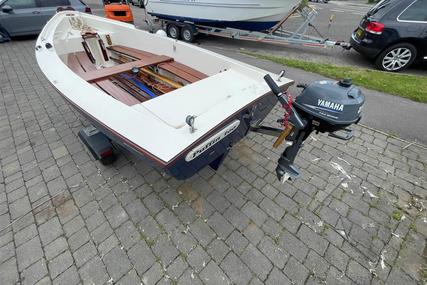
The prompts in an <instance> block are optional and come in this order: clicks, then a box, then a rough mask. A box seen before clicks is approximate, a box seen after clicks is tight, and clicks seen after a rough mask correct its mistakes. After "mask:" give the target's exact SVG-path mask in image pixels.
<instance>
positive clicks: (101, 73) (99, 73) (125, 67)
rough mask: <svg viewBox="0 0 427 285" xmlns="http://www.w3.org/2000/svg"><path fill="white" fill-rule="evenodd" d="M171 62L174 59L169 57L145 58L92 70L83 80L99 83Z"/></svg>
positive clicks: (84, 75) (85, 74) (83, 76)
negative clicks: (124, 73)
mask: <svg viewBox="0 0 427 285" xmlns="http://www.w3.org/2000/svg"><path fill="white" fill-rule="evenodd" d="M171 60H173V59H172V58H170V57H168V56H153V57H149V58H145V59H141V60H136V61H131V62H127V63H122V64H119V65H115V66H112V67H107V68H101V69H96V70H92V71H89V72H86V73H84V74H83V75H82V78H83V79H84V80H86V81H88V82H93V81H97V80H100V79H104V78H106V77H109V76H112V75H116V74H119V73H123V72H126V71H130V70H131V69H132V68H134V67H137V68H142V67H147V66H150V65H157V64H159V63H164V62H167V61H171Z"/></svg>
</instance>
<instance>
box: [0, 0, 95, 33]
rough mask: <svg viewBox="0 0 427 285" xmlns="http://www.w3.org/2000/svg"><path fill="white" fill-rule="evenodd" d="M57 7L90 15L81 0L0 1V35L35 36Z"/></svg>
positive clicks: (88, 8) (89, 11) (89, 10)
mask: <svg viewBox="0 0 427 285" xmlns="http://www.w3.org/2000/svg"><path fill="white" fill-rule="evenodd" d="M58 7H71V8H73V9H74V10H77V11H81V12H86V13H92V11H91V9H90V7H89V6H87V5H86V4H85V3H84V2H83V1H81V0H0V33H2V34H4V36H5V37H7V36H10V37H14V36H25V35H36V34H38V33H40V31H41V30H42V28H43V27H44V25H45V24H46V22H47V21H48V20H49V19H50V18H51V17H52V16H53V15H54V14H55V13H56V10H57V9H58ZM0 41H1V35H0Z"/></svg>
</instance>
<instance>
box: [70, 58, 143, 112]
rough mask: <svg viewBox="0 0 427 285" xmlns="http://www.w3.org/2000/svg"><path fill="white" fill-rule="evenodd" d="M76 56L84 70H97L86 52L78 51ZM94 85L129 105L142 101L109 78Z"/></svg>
mask: <svg viewBox="0 0 427 285" xmlns="http://www.w3.org/2000/svg"><path fill="white" fill-rule="evenodd" d="M75 57H76V58H77V60H78V63H79V65H81V67H82V69H83V71H93V70H96V67H95V66H94V65H93V63H92V62H91V61H90V59H89V58H88V57H87V55H86V54H85V53H84V52H80V53H76V55H75ZM92 85H94V86H97V87H98V88H100V89H102V90H103V91H104V92H106V93H107V94H109V95H110V96H111V97H113V98H114V99H116V100H118V101H120V102H122V103H123V104H126V105H128V106H133V105H136V104H139V103H141V102H140V101H139V100H138V99H136V98H135V97H133V96H132V95H131V94H129V93H128V92H126V91H125V90H123V89H122V88H120V87H118V86H116V85H115V84H114V83H113V82H111V81H110V80H109V79H103V80H100V81H98V82H96V83H92Z"/></svg>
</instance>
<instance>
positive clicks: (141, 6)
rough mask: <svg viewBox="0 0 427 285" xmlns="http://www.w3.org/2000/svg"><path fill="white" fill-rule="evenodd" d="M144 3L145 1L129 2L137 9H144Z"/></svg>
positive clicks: (133, 0)
mask: <svg viewBox="0 0 427 285" xmlns="http://www.w3.org/2000/svg"><path fill="white" fill-rule="evenodd" d="M144 2H145V0H130V3H131V4H132V5H134V6H138V7H139V8H144V7H145V5H144Z"/></svg>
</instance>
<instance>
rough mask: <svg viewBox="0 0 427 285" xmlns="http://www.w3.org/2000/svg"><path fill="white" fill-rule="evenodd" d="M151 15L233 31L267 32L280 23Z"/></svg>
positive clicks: (152, 14)
mask: <svg viewBox="0 0 427 285" xmlns="http://www.w3.org/2000/svg"><path fill="white" fill-rule="evenodd" d="M149 14H150V15H151V16H155V17H157V18H159V19H162V20H167V21H177V22H190V23H193V24H195V25H200V26H209V27H217V28H233V29H239V30H247V31H258V32H261V31H267V30H269V29H271V28H272V27H274V26H275V25H276V24H277V23H278V21H272V22H256V21H234V22H231V21H213V20H206V19H195V18H186V17H176V16H171V15H162V14H156V13H149Z"/></svg>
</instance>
